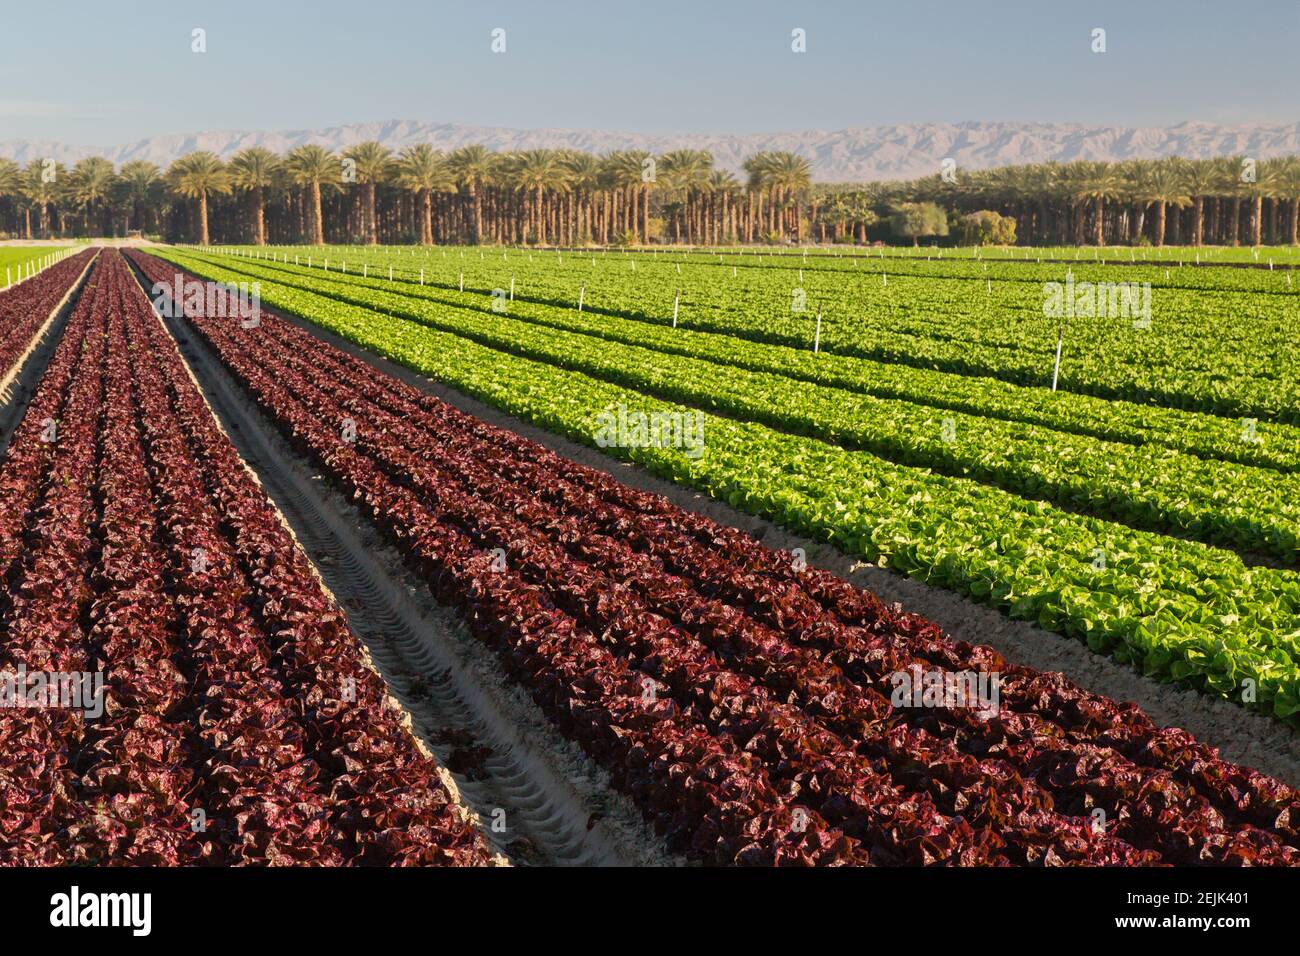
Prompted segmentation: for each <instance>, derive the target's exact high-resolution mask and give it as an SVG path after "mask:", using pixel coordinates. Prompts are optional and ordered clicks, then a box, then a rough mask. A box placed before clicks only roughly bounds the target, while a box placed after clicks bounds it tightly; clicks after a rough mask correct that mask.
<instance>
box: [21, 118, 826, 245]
mask: <svg viewBox="0 0 1300 956" xmlns="http://www.w3.org/2000/svg"><path fill="white" fill-rule="evenodd" d="M745 171H746V173H747V174H748V176H747V179H746V180H745V181H744V182H741V181H740V180H738V179H737V178H736V177H735V176H734V175H732V174H731V173H729V172H726V171H724V170H720V169H715V168H714V166H713V157H712V156H710V155H709V154H708V153H705V152H701V151H699V150H676V151H673V152H669V153H665V154H663V155H662V156H652V155H651V154H649V153H646V152H640V151H621V152H615V153H609V154H607V155H603V156H595V155H592V154H589V153H583V152H578V151H570V150H526V151H522V152H516V153H496V152H492V151H489V150H488V149H486V148H485V147H483V146H477V145H473V146H466V147H463V148H461V149H457V150H455V151H453V152H450V153H443V152H440V151H438V150H435V149H434V148H433V147H431V146H429V145H427V144H421V145H416V146H411V147H409V148H407V149H405V150H403V151H402V152H401V153H398V154H395V153H393V152H392V151H391V150H389V149H387V148H385V147H384V146H382V145H381V144H379V143H376V142H367V143H360V144H358V145H356V146H352V147H349V148H348V149H346V150H344V151H343V152H342V153H341V154H334V153H331V152H330V151H328V150H326V149H324V148H322V147H320V146H314V145H308V146H301V147H298V148H297V149H294V150H292V151H290V152H289V153H287V154H285V155H283V156H280V155H277V154H275V153H272V152H270V151H269V150H266V149H262V148H260V147H253V148H249V149H245V150H243V151H242V152H240V153H238V154H236V155H235V156H233V157H232V158H231V159H230V160H229V161H228V162H223V161H222V160H221V159H219V158H218V157H217V156H215V155H214V154H212V153H209V152H193V153H189V154H187V155H185V156H182V157H181V158H179V159H178V160H176V161H175V162H174V163H172V165H171V166H170V168H168V169H167V170H162V169H159V168H158V167H157V166H155V165H154V164H152V163H149V162H145V161H140V160H137V161H133V162H129V163H126V164H125V165H124V166H123V167H122V169H121V170H120V171H115V170H114V169H113V166H112V165H111V164H110V163H109V162H108V161H107V160H104V159H100V158H94V159H85V160H82V161H81V162H78V163H77V164H76V165H75V166H73V167H72V168H71V169H66V168H65V167H63V166H62V165H60V164H55V163H52V162H47V161H43V160H35V161H33V162H31V163H30V164H28V166H27V167H26V168H21V167H19V166H18V165H17V164H16V163H14V162H12V161H10V160H0V230H3V231H6V232H8V233H9V234H12V235H21V236H24V237H29V238H30V237H32V236H39V237H42V238H47V237H50V236H52V235H59V236H67V235H110V234H112V235H116V234H126V233H128V232H131V231H139V232H142V233H151V234H152V233H156V234H161V235H163V236H164V237H166V238H168V239H173V240H184V241H191V242H199V243H208V242H213V241H219V242H251V243H256V244H258V245H261V244H265V243H267V242H276V243H284V242H305V243H314V244H321V243H324V242H327V241H328V242H361V243H371V244H374V243H379V242H416V241H418V242H421V243H425V244H430V243H434V242H468V243H479V242H495V243H526V242H531V243H538V244H548V243H550V244H576V243H588V242H596V243H602V244H603V243H611V242H640V243H646V242H648V241H649V240H650V238H651V233H652V225H653V229H654V231H655V232H656V233H658V235H656V238H667V239H671V240H673V241H678V242H690V243H699V242H710V243H713V242H736V241H741V242H758V241H765V240H771V239H779V238H785V237H790V238H794V239H799V238H800V229H801V225H800V222H801V217H800V211H801V205H800V203H801V201H802V200H803V199H804V198H805V197H806V196H808V195H809V194H810V190H811V168H810V165H809V163H808V161H807V160H806V159H803V158H802V157H799V156H796V155H794V154H793V153H780V152H772V153H760V154H757V155H755V156H752V157H750V158H749V159H748V160H747V161H746V163H745ZM6 219H7V221H8V227H9V228H7V229H5V223H6Z"/></svg>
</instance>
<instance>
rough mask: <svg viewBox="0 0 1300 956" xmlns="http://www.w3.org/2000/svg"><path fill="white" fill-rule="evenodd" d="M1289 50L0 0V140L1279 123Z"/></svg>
mask: <svg viewBox="0 0 1300 956" xmlns="http://www.w3.org/2000/svg"><path fill="white" fill-rule="evenodd" d="M1096 28H1101V29H1104V30H1105V31H1106V33H1105V42H1106V51H1105V52H1104V53H1094V52H1093V50H1092V46H1093V44H1094V40H1093V31H1094V29H1096ZM195 29H202V30H204V31H206V46H207V49H206V52H203V53H196V52H193V50H192V46H193V31H194V30H195ZM497 29H501V30H504V31H505V50H504V52H500V53H496V52H493V50H492V42H493V40H492V31H494V30H497ZM796 29H798V30H802V31H804V36H805V37H806V41H805V47H806V51H805V52H803V53H795V52H794V51H793V50H792V49H791V46H792V43H793V42H794V41H793V40H792V31H794V30H796ZM1297 50H1300V0H1252V2H1249V3H1223V2H1214V0H1122V2H1111V0H1091V2H1088V3H1078V2H1065V0H1005V2H982V3H981V2H970V0H909V2H881V0H857V2H838V0H801V2H769V0H748V2H742V0H644V2H629V0H603V2H588V0H529V2H504V0H478V2H468V0H466V2H457V0H424V2H419V0H311V2H303V3H298V2H287V0H259V2H247V0H221V2H195V0H168V2H161V0H160V2H154V0H137V2H131V0H116V2H107V3H106V2H103V0H96V2H82V0H61V2H57V3H56V2H50V0H45V2H41V3H31V2H23V3H21V4H18V3H14V2H13V0H0V141H3V140H9V139H50V140H55V141H59V142H63V143H68V144H74V145H89V146H111V145H116V144H121V143H129V142H133V141H135V140H138V139H143V138H146V137H150V136H160V135H171V134H176V133H188V132H199V131H203V130H228V129H240V130H258V129H270V130H287V129H315V128H320V127H326V126H336V125H343V124H347V123H359V122H371V121H377V120H386V119H411V120H424V121H432V122H449V123H464V124H471V125H478V126H506V127H516V128H537V127H566V128H592V129H607V130H614V129H618V130H631V131H637V132H659V133H667V132H705V133H757V132H777V131H783V130H790V131H799V130H812V129H821V130H837V129H844V128H848V127H861V126H879V125H887V124H892V123H920V122H960V121H963V120H984V121H994V120H1002V121H1018V122H1028V121H1039V122H1052V123H1083V124H1089V125H1093V124H1100V125H1120V126H1143V125H1172V124H1175V123H1179V122H1181V121H1183V120H1202V121H1206V122H1214V123H1228V124H1232V123H1248V122H1249V123H1255V122H1259V123H1278V124H1281V123H1295V122H1297V121H1298V120H1300V109H1298V108H1297V105H1296V102H1297V97H1296V92H1297V85H1298V84H1300V77H1298V76H1297V75H1296V72H1295V62H1296V57H1297V52H1296V51H1297Z"/></svg>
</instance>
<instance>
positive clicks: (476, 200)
mask: <svg viewBox="0 0 1300 956" xmlns="http://www.w3.org/2000/svg"><path fill="white" fill-rule="evenodd" d="M447 165H448V166H449V167H450V168H451V171H452V173H453V175H455V177H456V182H458V183H460V185H462V186H464V187H465V189H466V190H467V191H468V192H469V203H470V207H471V210H472V213H473V219H472V226H473V229H472V231H471V232H470V239H469V241H470V242H471V243H472V244H473V245H478V243H479V242H480V236H481V235H482V233H483V204H482V199H481V197H480V196H479V188H480V187H481V186H482V185H483V183H484V182H485V181H486V180H487V179H488V176H489V174H490V173H491V171H492V154H491V153H490V152H489V151H488V148H487V147H486V146H480V145H478V144H477V143H475V144H472V145H470V146H462V147H461V148H460V149H458V150H455V151H454V152H453V153H452V154H451V155H450V156H448V157H447Z"/></svg>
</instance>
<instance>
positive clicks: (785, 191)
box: [764, 152, 812, 242]
mask: <svg viewBox="0 0 1300 956" xmlns="http://www.w3.org/2000/svg"><path fill="white" fill-rule="evenodd" d="M764 172H765V174H766V182H767V186H768V188H769V189H771V190H772V191H773V193H774V195H775V196H776V200H777V202H779V203H781V207H782V208H781V214H782V218H783V220H784V221H783V222H782V224H781V232H782V234H783V235H784V234H785V233H787V232H792V233H793V234H794V240H795V242H798V241H799V239H800V236H799V205H798V201H797V197H798V196H799V195H801V194H802V193H804V192H805V191H806V190H807V189H808V187H809V185H810V184H811V182H812V164H811V163H809V162H808V160H806V159H804V158H803V157H802V156H799V155H797V154H795V153H787V152H778V153H770V154H769V159H768V161H767V164H766V168H765V170H764Z"/></svg>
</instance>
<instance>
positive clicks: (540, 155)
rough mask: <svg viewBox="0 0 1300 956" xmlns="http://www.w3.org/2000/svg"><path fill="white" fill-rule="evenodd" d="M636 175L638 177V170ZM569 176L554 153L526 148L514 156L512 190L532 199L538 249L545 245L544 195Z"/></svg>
mask: <svg viewBox="0 0 1300 956" xmlns="http://www.w3.org/2000/svg"><path fill="white" fill-rule="evenodd" d="M637 175H638V176H639V175H640V172H639V167H638V174H637ZM571 176H572V170H571V169H570V168H569V166H568V165H566V163H565V162H564V157H562V156H561V155H560V154H558V153H557V152H555V151H554V150H550V149H529V150H525V151H524V152H522V153H520V154H519V155H518V156H517V157H516V160H515V165H514V179H515V188H516V189H518V190H519V191H520V192H521V193H523V194H524V195H525V196H530V197H531V198H532V201H533V206H532V209H531V211H530V214H529V218H530V219H531V221H532V227H533V239H534V241H535V242H536V243H537V245H539V246H540V245H545V244H546V215H545V207H544V202H543V197H544V194H545V193H546V192H547V191H554V192H558V191H561V190H564V189H567V188H568V184H569V179H570V177H571Z"/></svg>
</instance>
